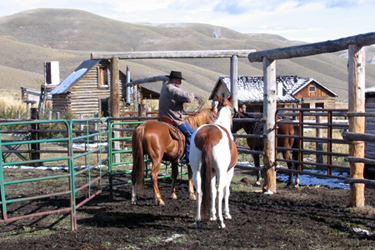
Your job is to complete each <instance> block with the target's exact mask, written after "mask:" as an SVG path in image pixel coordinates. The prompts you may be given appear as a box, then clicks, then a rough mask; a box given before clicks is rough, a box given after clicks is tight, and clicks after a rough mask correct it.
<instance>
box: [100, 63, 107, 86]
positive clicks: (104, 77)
mask: <svg viewBox="0 0 375 250" xmlns="http://www.w3.org/2000/svg"><path fill="white" fill-rule="evenodd" d="M98 70H99V72H98V86H99V87H102V88H108V67H106V66H100V67H99V69H98Z"/></svg>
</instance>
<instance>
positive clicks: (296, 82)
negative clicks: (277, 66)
mask: <svg viewBox="0 0 375 250" xmlns="http://www.w3.org/2000/svg"><path fill="white" fill-rule="evenodd" d="M276 84H277V103H278V106H279V107H297V105H298V104H300V105H301V106H302V107H304V108H316V107H322V108H334V103H335V98H336V97H338V95H337V94H336V93H335V92H333V91H332V90H330V89H328V88H327V87H325V86H323V85H322V84H321V83H319V82H318V81H316V80H314V79H312V78H301V77H298V76H278V77H277V78H276ZM263 90H264V83H263V77H262V76H239V77H238V104H239V105H242V106H246V111H247V112H260V113H262V112H263V98H264V93H263ZM230 93H231V86H230V77H229V76H222V77H219V79H218V80H217V82H216V84H215V86H214V88H213V90H212V92H211V95H210V97H209V100H215V98H216V97H215V96H216V95H215V94H218V95H219V96H222V97H223V96H228V95H229V94H230Z"/></svg>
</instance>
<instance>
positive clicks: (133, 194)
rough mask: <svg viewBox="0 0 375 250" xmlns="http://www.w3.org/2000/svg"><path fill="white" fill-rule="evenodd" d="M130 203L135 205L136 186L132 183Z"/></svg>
mask: <svg viewBox="0 0 375 250" xmlns="http://www.w3.org/2000/svg"><path fill="white" fill-rule="evenodd" d="M132 205H137V188H136V186H135V185H132Z"/></svg>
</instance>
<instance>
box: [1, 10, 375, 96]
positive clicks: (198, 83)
mask: <svg viewBox="0 0 375 250" xmlns="http://www.w3.org/2000/svg"><path fill="white" fill-rule="evenodd" d="M296 44H298V43H296V42H292V41H289V40H287V39H285V38H283V37H280V36H277V35H272V34H241V33H239V32H236V31H233V30H230V29H227V28H224V27H218V26H212V25H205V24H183V23H181V24H164V25H152V24H129V23H124V22H119V21H115V20H111V19H108V18H104V17H101V16H97V15H94V14H91V13H88V12H85V11H78V10H68V9H35V10H29V11H25V12H21V13H18V14H15V15H11V16H7V17H1V18H0V46H1V50H0V59H1V60H0V89H11V90H19V88H20V87H21V86H27V87H34V88H36V89H39V88H40V85H41V84H42V83H43V75H44V69H43V62H44V61H59V62H60V70H61V73H60V76H61V80H63V79H64V78H65V77H66V76H67V75H68V74H69V73H70V72H71V71H72V70H74V69H75V68H76V67H77V66H78V65H79V64H80V63H81V62H82V61H83V60H86V59H89V58H90V54H91V53H92V52H100V51H107V52H117V51H121V52H125V51H154V50H158V51H162V50H219V49H256V50H257V51H260V50H265V49H272V48H278V47H285V46H292V45H296ZM367 51H368V58H367V59H368V61H372V57H373V55H374V54H375V49H374V48H373V47H369V48H368V49H367ZM346 64H347V59H346V58H345V53H344V52H340V53H333V54H324V55H318V56H310V57H305V58H298V59H292V60H279V61H278V62H277V67H276V68H277V74H278V75H298V76H301V77H313V78H315V79H316V80H317V81H319V82H321V83H322V84H324V85H326V86H328V87H329V88H331V89H332V90H334V91H335V92H337V93H338V94H339V95H340V98H341V99H343V100H345V99H347V69H346ZM127 65H129V66H130V70H131V76H132V79H138V78H143V77H149V76H154V75H162V74H168V73H169V72H170V71H171V70H180V71H182V72H183V75H184V77H185V78H186V79H187V81H186V82H185V83H184V85H183V88H185V89H187V90H189V91H193V92H195V93H198V94H201V95H203V96H204V97H208V95H209V94H210V92H211V90H212V88H213V86H214V84H215V83H216V81H217V79H218V77H219V76H221V75H229V72H230V61H229V59H180V60H156V59H154V60H129V61H125V60H124V61H121V65H120V66H121V69H123V70H124V71H125V69H126V66H127ZM366 73H367V86H373V85H375V65H373V64H367V67H366ZM239 74H240V75H261V74H262V64H261V63H250V62H249V61H248V60H247V59H241V60H240V63H239ZM149 86H152V88H153V89H160V87H161V86H160V83H155V84H151V85H150V84H149Z"/></svg>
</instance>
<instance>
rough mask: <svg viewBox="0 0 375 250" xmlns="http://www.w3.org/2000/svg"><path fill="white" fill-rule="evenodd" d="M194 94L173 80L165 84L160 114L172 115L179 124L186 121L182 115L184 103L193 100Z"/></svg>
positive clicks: (161, 92) (162, 89)
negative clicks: (178, 85) (175, 83)
mask: <svg viewBox="0 0 375 250" xmlns="http://www.w3.org/2000/svg"><path fill="white" fill-rule="evenodd" d="M193 100H194V94H193V93H189V92H186V91H185V90H183V89H181V88H179V87H177V86H176V85H174V84H173V83H171V82H168V83H166V84H164V85H163V87H162V88H161V91H160V98H159V116H163V115H166V116H168V117H170V118H171V119H172V120H173V121H174V122H175V123H176V125H177V126H180V125H181V124H183V123H184V122H185V120H184V118H183V116H182V109H183V104H184V103H185V102H192V101H193Z"/></svg>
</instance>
